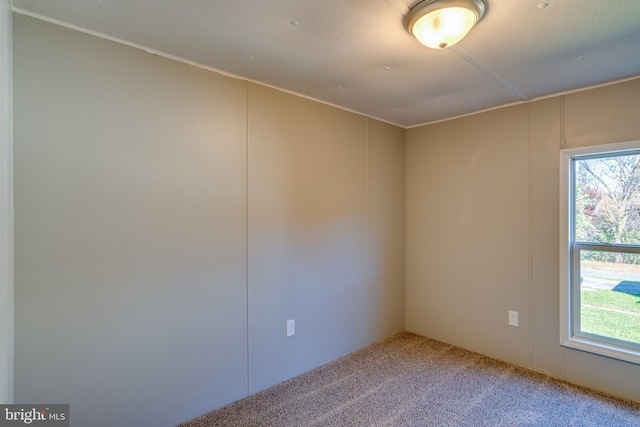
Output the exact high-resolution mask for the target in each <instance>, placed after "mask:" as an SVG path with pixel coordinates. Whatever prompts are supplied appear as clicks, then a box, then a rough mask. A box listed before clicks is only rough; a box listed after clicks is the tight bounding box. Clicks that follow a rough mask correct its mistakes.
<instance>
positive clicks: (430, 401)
mask: <svg viewBox="0 0 640 427" xmlns="http://www.w3.org/2000/svg"><path fill="white" fill-rule="evenodd" d="M638 387H640V384H638ZM196 426H242V427H251V426H270V427H285V426H292V427H293V426H295V427H303V426H327V427H333V426H336V427H347V426H388V427H396V426H420V427H425V426H460V427H462V426H474V427H476V426H491V427H495V426H505V427H506V426H509V427H512V426H545V427H546V426H559V427H568V426H594V427H595V426H597V427H617V426H620V427H623V426H624V427H633V426H640V404H638V403H634V402H630V401H625V400H621V399H616V398H613V397H611V396H608V395H605V394H602V393H597V392H594V391H590V390H587V389H584V388H581V387H577V386H574V385H571V384H567V383H565V382H562V381H558V380H554V379H552V378H550V377H548V376H545V375H541V374H537V373H534V372H531V371H528V370H526V369H523V368H519V367H516V366H513V365H510V364H507V363H503V362H500V361H497V360H494V359H491V358H488V357H485V356H482V355H480V354H477V353H472V352H469V351H466V350H463V349H460V348H458V347H454V346H451V345H448V344H444V343H441V342H438V341H434V340H431V339H428V338H424V337H421V336H418V335H415V334H411V333H402V334H399V335H395V336H393V337H391V338H389V339H387V340H384V341H382V342H380V343H377V344H374V345H372V346H370V347H367V348H365V349H362V350H360V351H357V352H355V353H353V354H350V355H348V356H346V357H343V358H341V359H339V360H336V361H334V362H332V363H329V364H327V365H324V366H321V367H319V368H317V369H314V370H313V371H310V372H308V373H306V374H303V375H301V376H299V377H296V378H293V379H291V380H288V381H286V382H284V383H282V384H278V385H276V386H274V387H271V388H269V389H267V390H264V391H262V392H260V393H257V394H254V395H252V396H249V397H247V398H245V399H243V400H240V401H238V402H235V403H232V404H231V405H228V406H225V407H223V408H221V409H218V410H216V411H213V412H210V413H209V414H206V415H203V416H202V417H199V418H196V419H194V420H191V421H189V422H187V423H185V424H183V427H196Z"/></svg>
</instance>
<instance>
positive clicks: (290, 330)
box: [287, 319, 296, 338]
mask: <svg viewBox="0 0 640 427" xmlns="http://www.w3.org/2000/svg"><path fill="white" fill-rule="evenodd" d="M295 334H296V319H291V320H287V338H289V337H292V336H294V335H295Z"/></svg>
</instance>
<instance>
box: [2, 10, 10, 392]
mask: <svg viewBox="0 0 640 427" xmlns="http://www.w3.org/2000/svg"><path fill="white" fill-rule="evenodd" d="M11 24H12V19H11V1H10V0H2V4H1V5H0V403H12V402H13V111H12V110H13V97H12V92H13V79H12V44H13V43H12V25H11Z"/></svg>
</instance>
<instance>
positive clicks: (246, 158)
mask: <svg viewBox="0 0 640 427" xmlns="http://www.w3.org/2000/svg"><path fill="white" fill-rule="evenodd" d="M245 88H246V93H245V97H246V98H245V109H246V110H245V142H244V143H245V147H244V162H245V164H244V173H245V178H244V179H245V182H244V185H245V192H244V193H245V194H244V196H245V201H244V214H245V229H244V230H245V231H244V233H245V234H244V238H245V243H244V251H245V253H244V263H245V266H244V268H245V310H246V313H245V315H246V322H247V325H246V328H247V329H246V333H247V337H246V340H247V341H246V342H247V374H246V375H247V393H246V394H247V396H248V395H249V394H250V392H251V363H250V361H251V352H250V345H251V342H250V339H249V338H250V334H249V331H250V323H249V319H250V316H249V314H250V313H249V90H250V84H249V82H248V81H247V82H245Z"/></svg>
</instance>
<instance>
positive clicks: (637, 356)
mask: <svg viewBox="0 0 640 427" xmlns="http://www.w3.org/2000/svg"><path fill="white" fill-rule="evenodd" d="M560 345H562V346H563V347H567V348H572V349H574V350H580V351H586V352H587V353H592V354H597V355H599V356H604V357H609V358H611V359H617V360H622V361H624V362H629V363H635V364H636V365H640V352H639V351H637V350H632V349H627V348H624V347H619V346H614V345H609V344H605V343H602V342H599V341H595V340H590V339H588V338H579V337H572V338H569V339H568V340H566V341H563V342H561V343H560Z"/></svg>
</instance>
